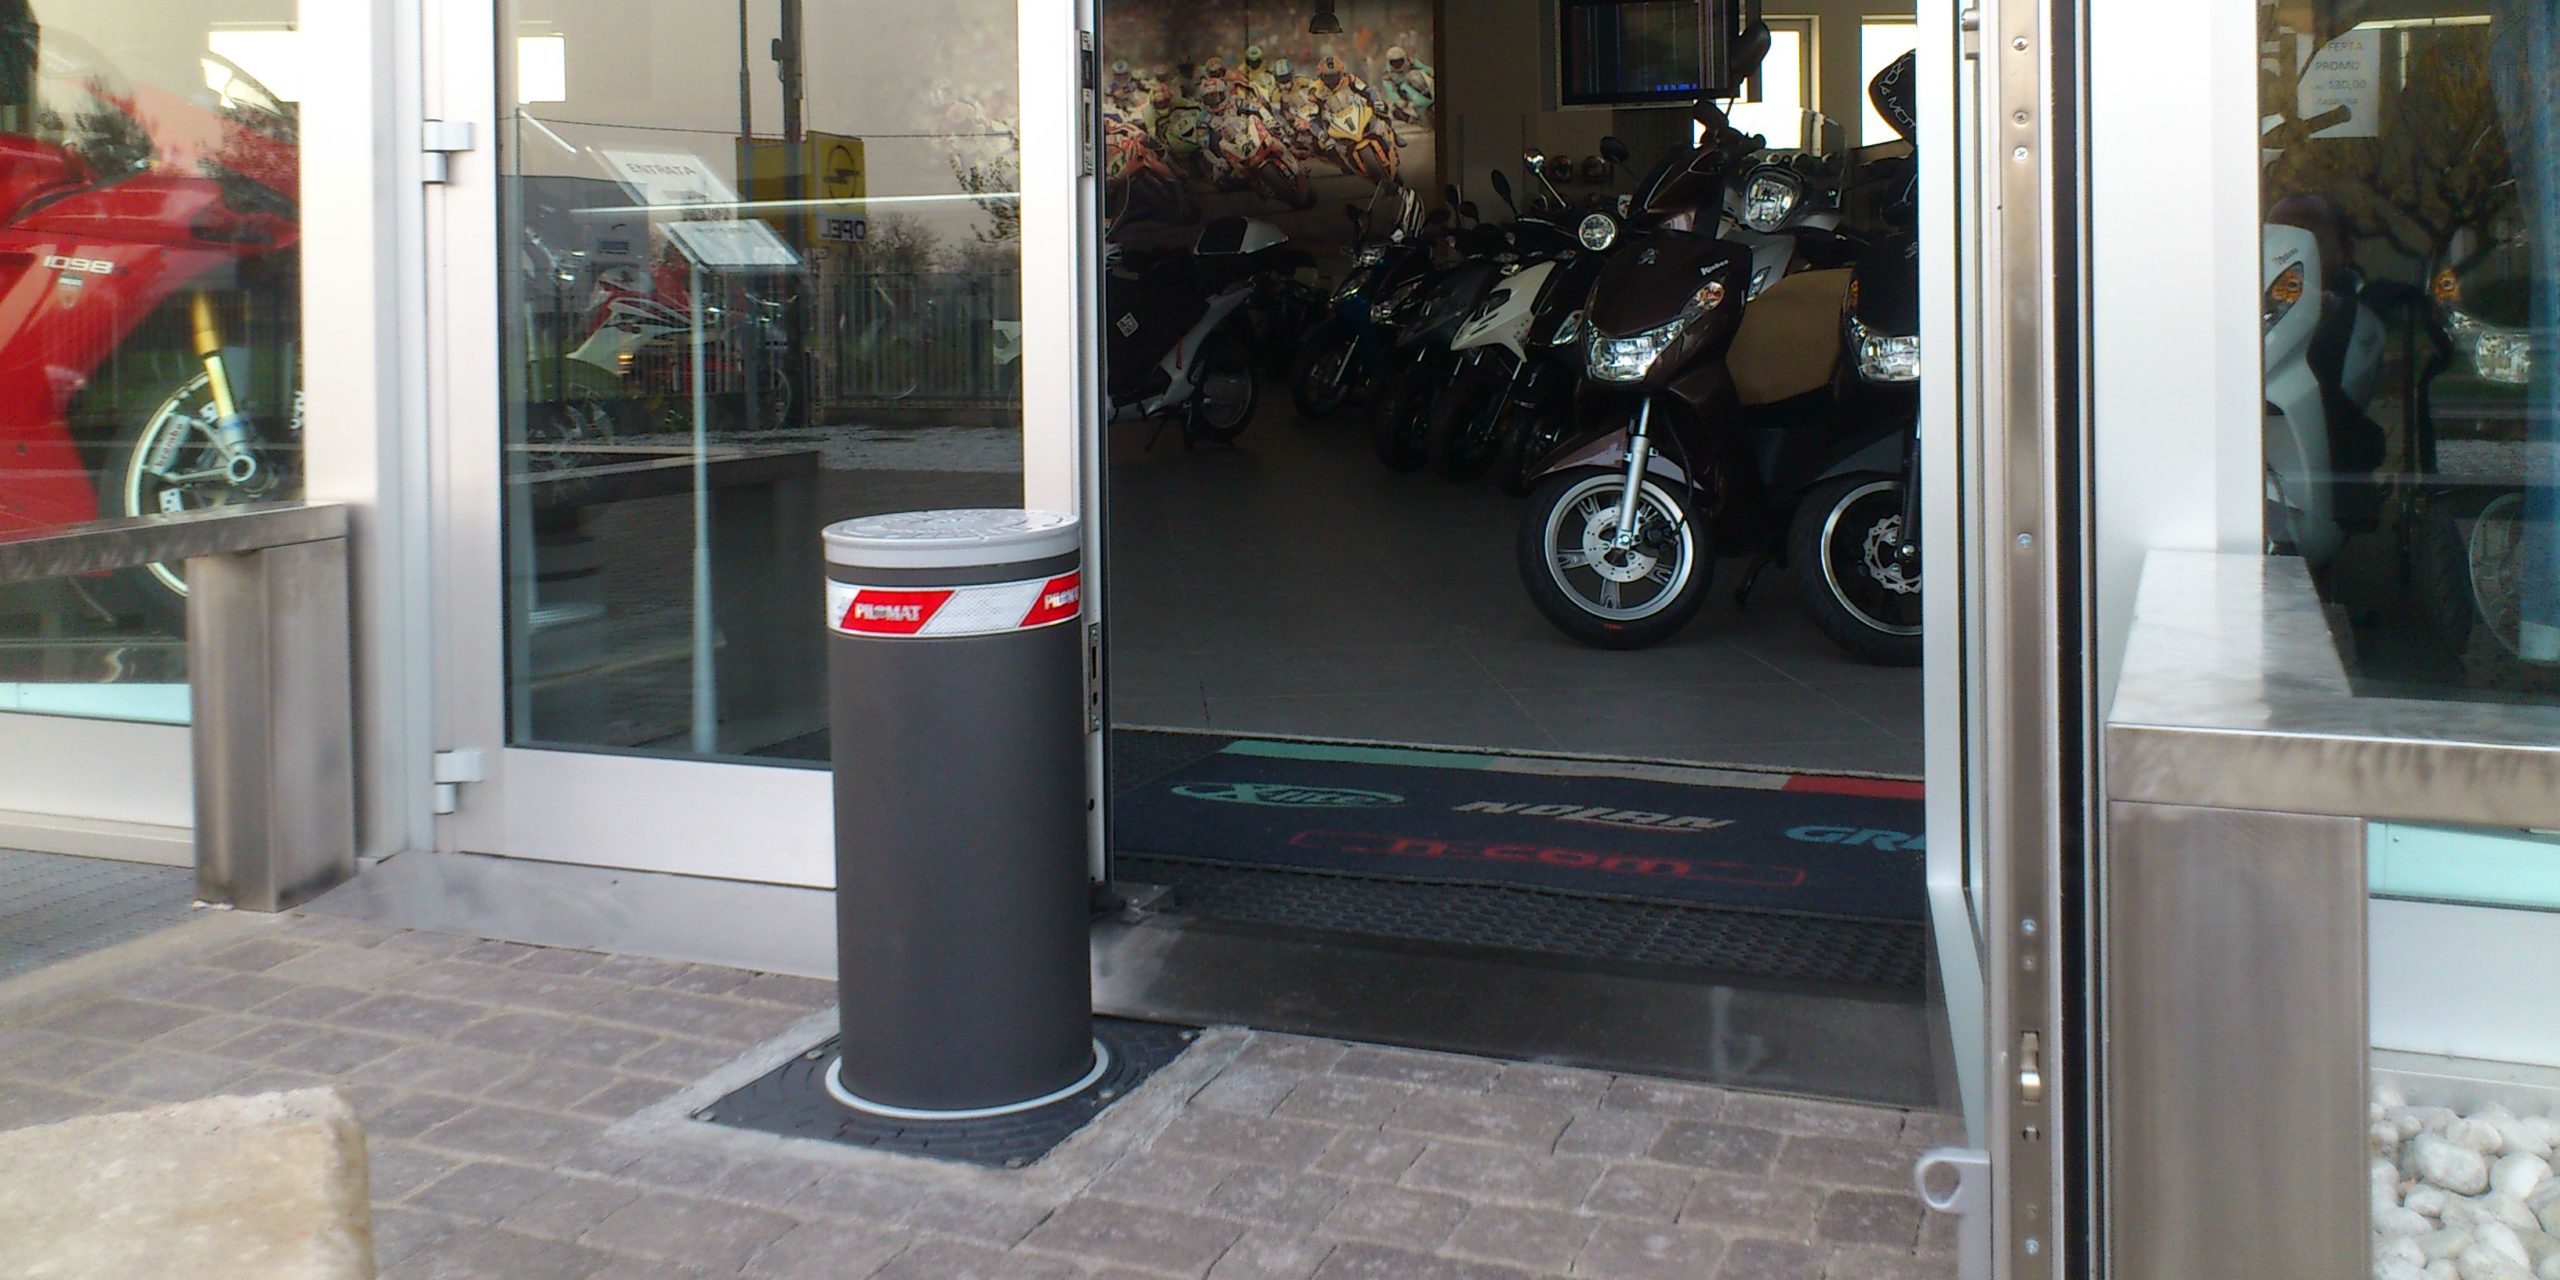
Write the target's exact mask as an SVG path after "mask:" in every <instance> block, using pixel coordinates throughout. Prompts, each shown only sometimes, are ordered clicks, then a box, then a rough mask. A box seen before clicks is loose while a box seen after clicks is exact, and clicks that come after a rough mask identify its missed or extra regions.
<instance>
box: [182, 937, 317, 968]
mask: <svg viewBox="0 0 2560 1280" xmlns="http://www.w3.org/2000/svg"><path fill="white" fill-rule="evenodd" d="M317 950H319V948H318V947H317V946H314V945H312V944H308V943H300V942H287V941H285V940H284V939H282V938H252V939H250V940H248V941H247V942H238V943H233V944H232V945H230V946H227V947H224V948H223V949H222V950H220V951H216V952H214V953H213V954H212V955H209V956H206V957H204V958H203V959H201V960H199V961H197V962H196V963H198V964H206V965H211V966H213V967H214V968H216V969H231V970H235V971H237V972H240V973H261V972H264V971H266V970H268V969H272V968H274V967H276V966H277V965H280V964H283V963H284V962H285V961H287V960H292V959H296V958H298V957H301V956H307V955H309V954H311V953H312V952H314V951H317Z"/></svg>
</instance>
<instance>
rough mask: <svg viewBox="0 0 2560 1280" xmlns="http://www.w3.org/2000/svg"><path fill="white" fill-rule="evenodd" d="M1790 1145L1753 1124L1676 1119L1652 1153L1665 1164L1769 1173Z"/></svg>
mask: <svg viewBox="0 0 2560 1280" xmlns="http://www.w3.org/2000/svg"><path fill="white" fill-rule="evenodd" d="M1786 1142H1787V1139H1786V1137H1785V1136H1784V1135H1782V1134H1779V1133H1777V1132H1775V1131H1772V1130H1769V1129H1757V1128H1753V1127H1752V1126H1750V1125H1741V1124H1718V1123H1714V1122H1711V1121H1702V1120H1675V1121H1672V1122H1671V1123H1670V1124H1669V1125H1666V1126H1664V1128H1663V1130H1662V1136H1661V1137H1660V1138H1658V1139H1655V1141H1654V1144H1653V1150H1652V1152H1651V1153H1650V1154H1651V1155H1652V1157H1653V1158H1654V1159H1656V1160H1660V1161H1662V1162H1664V1163H1665V1164H1677V1165H1686V1166H1688V1167H1689V1168H1692V1169H1704V1170H1707V1171H1709V1172H1711V1173H1767V1172H1768V1171H1769V1166H1770V1164H1771V1163H1772V1162H1773V1161H1775V1160H1776V1159H1777V1158H1778V1149H1779V1148H1780V1147H1782V1146H1784V1145H1786Z"/></svg>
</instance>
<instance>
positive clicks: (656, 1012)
mask: <svg viewBox="0 0 2560 1280" xmlns="http://www.w3.org/2000/svg"><path fill="white" fill-rule="evenodd" d="M587 1013H588V1014H589V1015H590V1016H592V1017H597V1018H602V1019H604V1020H606V1021H608V1022H622V1023H628V1024H630V1025H632V1026H637V1027H647V1028H649V1029H651V1030H654V1031H661V1032H669V1033H673V1034H676V1035H687V1036H700V1037H703V1038H705V1039H711V1040H725V1041H729V1042H732V1043H742V1044H743V1043H753V1042H756V1041H759V1040H765V1039H768V1038H770V1037H771V1036H772V1035H773V1034H774V1033H776V1032H778V1031H780V1030H782V1029H783V1028H784V1027H787V1026H789V1025H791V1024H792V1023H793V1022H796V1021H798V1020H799V1016H798V1015H797V1014H794V1013H792V1012H791V1011H790V1010H788V1009H780V1008H776V1007H774V1006H772V1005H764V1004H754V1003H750V1002H748V1001H744V1000H728V999H723V998H721V997H719V996H698V995H694V994H693V993H691V992H687V991H674V990H669V989H667V988H665V987H651V988H648V989H647V990H638V991H635V990H628V989H626V990H622V991H618V992H616V993H615V994H613V995H610V996H607V997H605V998H604V999H603V1000H600V1001H598V1002H597V1003H596V1004H595V1006H594V1007H593V1008H591V1009H589V1010H587Z"/></svg>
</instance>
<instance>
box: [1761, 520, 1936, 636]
mask: <svg viewBox="0 0 2560 1280" xmlns="http://www.w3.org/2000/svg"><path fill="white" fill-rule="evenodd" d="M1902 507H1903V503H1902V482H1901V481H1900V480H1898V479H1894V478H1892V477H1888V476H1842V477H1841V478H1839V479H1837V480H1832V481H1828V482H1826V483H1824V484H1822V485H1820V486H1818V487H1817V488H1815V489H1814V490H1813V492H1811V493H1809V494H1806V495H1805V499H1804V501H1803V502H1802V503H1800V504H1798V505H1797V507H1796V514H1795V519H1794V520H1793V521H1792V522H1791V527H1790V528H1789V530H1788V534H1787V572H1788V574H1789V575H1790V576H1791V577H1792V578H1793V579H1794V580H1795V587H1796V595H1797V597H1798V598H1799V599H1801V600H1802V601H1803V602H1804V608H1805V613H1806V615H1807V616H1808V617H1810V618H1812V619H1813V625H1815V626H1816V627H1819V628H1821V629H1822V634H1823V635H1825V636H1828V637H1830V639H1831V642H1832V643H1833V644H1836V645H1839V646H1840V647H1841V648H1843V649H1846V650H1848V651H1849V654H1850V656H1852V657H1855V658H1856V659H1858V660H1859V661H1860V662H1866V663H1872V664H1874V665H1876V666H1880V667H1909V666H1916V665H1918V664H1919V662H1920V616H1921V615H1920V566H1919V565H1918V564H1916V563H1906V562H1905V561H1904V560H1903V559H1902V557H1901V554H1900V551H1901V547H1902V544H1903V541H1904V533H1903V528H1902Z"/></svg>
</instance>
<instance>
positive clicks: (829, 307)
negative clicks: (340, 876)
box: [809, 271, 1022, 413]
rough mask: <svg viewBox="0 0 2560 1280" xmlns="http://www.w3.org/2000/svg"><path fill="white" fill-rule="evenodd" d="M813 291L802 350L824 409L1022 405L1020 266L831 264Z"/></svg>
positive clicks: (819, 404)
mask: <svg viewBox="0 0 2560 1280" xmlns="http://www.w3.org/2000/svg"><path fill="white" fill-rule="evenodd" d="M818 293H819V296H818V306H817V307H816V308H815V311H814V314H813V315H812V317H811V321H812V324H813V327H814V328H815V330H816V331H815V332H813V333H811V334H810V342H809V350H810V351H811V352H812V353H813V354H814V356H815V359H814V360H813V362H812V363H813V366H814V367H813V370H812V382H813V384H814V386H813V394H814V397H815V400H816V403H817V405H818V407H819V410H820V412H821V413H835V412H840V411H846V410H877V409H882V408H893V407H914V408H919V409H924V408H933V409H976V408H987V409H994V408H1003V407H1009V406H1012V405H1015V404H1018V403H1020V401H1021V398H1022V358H1021V356H1022V342H1021V335H1022V326H1021V321H1020V317H1021V315H1022V309H1021V297H1022V279H1021V276H1020V275H1019V274H1018V273H1015V272H1012V271H925V272H890V271H828V272H825V273H823V274H822V275H821V276H820V277H819V290H818Z"/></svg>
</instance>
